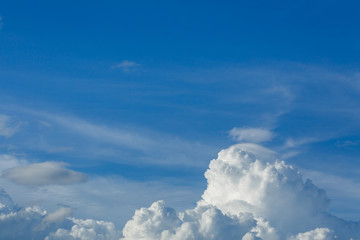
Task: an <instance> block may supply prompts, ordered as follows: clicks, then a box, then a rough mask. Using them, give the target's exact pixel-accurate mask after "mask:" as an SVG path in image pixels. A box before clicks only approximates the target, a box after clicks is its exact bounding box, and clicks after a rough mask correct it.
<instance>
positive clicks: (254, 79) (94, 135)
mask: <svg viewBox="0 0 360 240" xmlns="http://www.w3.org/2000/svg"><path fill="white" fill-rule="evenodd" d="M359 9H360V3H359V2H358V1H330V0H326V1H325V0H319V1H307V0H306V1H221V2H219V1H218V2H215V1H195V2H194V1H157V2H149V1H102V2H99V1H16V0H14V1H2V2H1V4H0V16H1V19H2V20H1V26H2V27H1V30H0V99H1V101H0V108H1V111H2V112H1V113H2V114H5V115H7V116H10V117H11V118H12V119H13V120H14V122H15V123H14V124H19V123H20V125H21V126H20V125H19V126H20V129H21V130H19V131H18V132H17V133H16V134H15V135H14V136H12V137H11V138H9V137H3V138H1V139H0V140H1V144H2V146H3V147H2V149H1V151H2V152H5V153H9V152H10V153H13V154H15V153H16V154H22V155H24V156H26V157H27V158H28V159H29V161H48V160H59V161H65V162H68V163H71V166H72V167H73V168H75V169H78V170H81V171H84V172H87V173H89V174H95V175H101V176H106V175H108V174H115V175H120V176H122V177H125V178H129V179H132V180H136V181H138V180H139V181H147V180H149V179H154V178H155V179H157V180H159V181H174V182H176V183H177V184H180V185H192V184H194V182H196V183H198V185H199V186H200V187H199V189H201V188H202V187H204V184H205V183H204V180H203V175H202V174H203V172H204V170H205V169H206V167H207V164H208V161H209V160H211V158H213V157H215V156H216V153H217V151H219V150H220V149H222V148H224V147H227V146H229V145H230V144H233V143H235V141H233V139H231V138H230V137H229V136H228V131H229V130H231V129H232V128H234V127H257V128H265V129H268V130H271V131H273V132H274V134H275V138H274V139H273V140H272V141H271V142H267V143H265V145H266V146H268V147H271V148H273V149H275V150H277V151H278V152H280V153H282V154H283V156H284V158H287V159H288V161H290V162H291V163H293V164H295V165H296V166H298V167H299V168H301V169H305V170H304V172H307V173H308V174H309V175H312V176H313V177H315V178H316V176H317V175H316V174H315V173H314V171H316V172H322V173H326V174H328V175H327V176H333V175H336V176H339V177H341V178H346V179H348V180H349V181H351V182H352V183H353V184H357V183H358V182H359V181H360V178H359V177H358V176H357V175H358V173H359V171H360V163H359V153H360V151H359V144H360V126H359V124H358V122H359V119H360V72H359V63H360V59H359V56H360V28H359V23H360V14H359ZM123 136H125V137H124V138H123ZM9 144H10V145H11V146H15V148H11V149H10V148H8V147H4V146H8V145H9ZM14 149H15V150H14ZM314 174H315V175H316V176H315V175H314ZM169 178H170V179H172V180H169ZM319 182H321V181H319ZM320 184H321V183H320ZM322 184H323V186H324V187H325V186H327V185H326V184H327V182H326V181H323V182H322ZM195 185H197V184H195ZM198 185H197V186H198ZM199 191H200V190H199ZM337 191H338V189H337V188H334V189H333V191H332V190H331V189H330V190H329V194H330V196H331V197H333V198H336V197H338V198H339V199H340V198H341V196H344V194H343V193H341V192H337ZM355 200H359V199H357V198H355V197H354V196H350V197H349V196H348V197H344V199H341V202H342V203H340V200H339V203H338V204H337V205H336V204H335V208H334V211H336V212H337V213H338V214H343V216H347V217H349V218H353V217H354V215H351V214H349V213H348V212H347V211H348V209H346V204H345V203H344V202H346V201H348V202H351V201H355ZM335 203H336V201H335ZM341 204H343V205H341ZM359 212H360V210H358V211H357V212H356V214H358V213H359Z"/></svg>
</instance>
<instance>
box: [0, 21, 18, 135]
mask: <svg viewBox="0 0 360 240" xmlns="http://www.w3.org/2000/svg"><path fill="white" fill-rule="evenodd" d="M0 26H1V18H0ZM21 125H23V123H21V122H14V121H13V120H12V119H11V117H9V116H7V115H3V114H0V136H3V137H7V138H9V137H12V136H13V135H14V134H15V133H16V132H17V131H19V129H20V127H21Z"/></svg>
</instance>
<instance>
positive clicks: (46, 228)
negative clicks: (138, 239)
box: [0, 189, 120, 240]
mask: <svg viewBox="0 0 360 240" xmlns="http://www.w3.org/2000/svg"><path fill="white" fill-rule="evenodd" d="M3 199H11V198H10V197H9V196H8V195H7V194H6V192H4V191H3V190H2V189H0V201H2V202H3ZM3 205H4V204H3ZM71 214H72V211H71V209H69V208H60V209H58V210H57V211H55V212H53V213H48V212H47V211H45V210H43V209H41V208H39V207H36V206H31V207H25V208H18V207H16V208H15V207H13V206H6V205H5V207H3V208H0V239H23V240H31V239H46V240H50V239H53V240H55V239H66V240H70V239H73V240H75V239H76V240H98V239H100V240H101V239H103V240H115V239H119V237H120V234H119V232H117V231H116V229H115V226H114V224H113V223H110V222H104V221H95V220H92V219H87V220H82V219H76V218H69V216H70V215H71Z"/></svg>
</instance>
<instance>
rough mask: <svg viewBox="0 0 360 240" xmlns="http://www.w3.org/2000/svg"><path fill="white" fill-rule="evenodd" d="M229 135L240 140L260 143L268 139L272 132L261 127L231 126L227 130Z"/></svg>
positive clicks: (271, 136)
mask: <svg viewBox="0 0 360 240" xmlns="http://www.w3.org/2000/svg"><path fill="white" fill-rule="evenodd" d="M229 134H230V136H231V137H232V138H233V139H235V140H237V141H240V142H252V143H260V142H267V141H270V140H271V139H272V138H273V137H274V134H273V133H272V132H271V131H269V130H267V129H263V128H250V127H243V128H237V127H235V128H233V129H231V130H230V132H229Z"/></svg>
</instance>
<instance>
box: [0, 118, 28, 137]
mask: <svg viewBox="0 0 360 240" xmlns="http://www.w3.org/2000/svg"><path fill="white" fill-rule="evenodd" d="M22 125H23V123H22V122H17V121H14V120H13V119H12V118H11V117H10V116H7V115H4V114H0V136H3V137H6V138H9V137H12V136H13V135H14V134H15V133H16V132H18V131H19V129H20V127H21V126H22Z"/></svg>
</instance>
